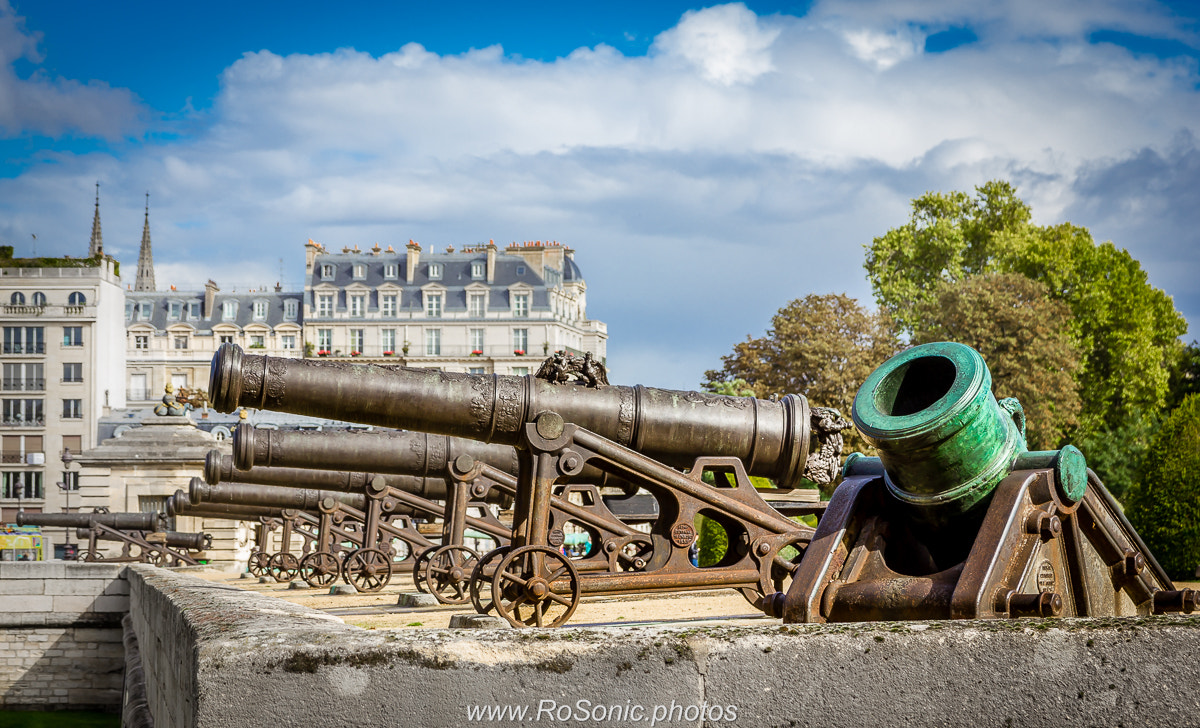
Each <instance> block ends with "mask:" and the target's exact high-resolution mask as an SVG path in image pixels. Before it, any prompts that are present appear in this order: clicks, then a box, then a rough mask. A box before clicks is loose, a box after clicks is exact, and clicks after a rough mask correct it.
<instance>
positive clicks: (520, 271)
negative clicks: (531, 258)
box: [517, 265, 525, 276]
mask: <svg viewBox="0 0 1200 728" xmlns="http://www.w3.org/2000/svg"><path fill="white" fill-rule="evenodd" d="M517 275H519V276H523V275H525V266H523V265H518V266H517Z"/></svg>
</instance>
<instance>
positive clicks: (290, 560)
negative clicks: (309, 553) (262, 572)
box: [267, 551, 300, 584]
mask: <svg viewBox="0 0 1200 728" xmlns="http://www.w3.org/2000/svg"><path fill="white" fill-rule="evenodd" d="M267 568H269V569H270V571H271V576H273V577H275V581H277V582H279V583H280V584H282V583H284V582H287V581H291V580H292V579H295V578H296V575H297V574H299V573H300V559H297V558H296V557H295V556H294V555H293V554H285V553H283V552H282V551H281V552H279V553H277V554H275V555H274V556H272V557H271V563H270V564H269V566H268V567H267Z"/></svg>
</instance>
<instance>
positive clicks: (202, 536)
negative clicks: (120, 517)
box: [75, 528, 212, 551]
mask: <svg viewBox="0 0 1200 728" xmlns="http://www.w3.org/2000/svg"><path fill="white" fill-rule="evenodd" d="M91 535H92V529H90V528H76V529H75V537H76V538H81V539H83V538H90V537H91ZM96 538H97V539H99V540H100V541H120V540H121V539H119V538H118V537H116V536H114V535H112V534H111V533H104V532H100V533H97V534H96ZM163 539H164V540H163V544H164V545H165V546H170V547H172V548H182V549H189V550H191V551H207V550H208V549H211V548H212V535H211V534H208V533H204V532H199V533H185V532H183V531H167V532H165V533H164V534H163Z"/></svg>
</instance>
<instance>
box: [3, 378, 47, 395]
mask: <svg viewBox="0 0 1200 728" xmlns="http://www.w3.org/2000/svg"><path fill="white" fill-rule="evenodd" d="M3 387H4V391H5V392H40V391H42V390H44V389H45V388H46V380H45V379H7V378H6V379H5V380H4V383H3Z"/></svg>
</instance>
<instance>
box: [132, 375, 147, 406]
mask: <svg viewBox="0 0 1200 728" xmlns="http://www.w3.org/2000/svg"><path fill="white" fill-rule="evenodd" d="M148 386H149V385H147V384H146V375H145V374H130V375H129V399H131V400H133V401H135V402H138V401H141V400H144V399H148V396H149V394H150V393H149V392H148V391H147V388H148Z"/></svg>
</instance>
